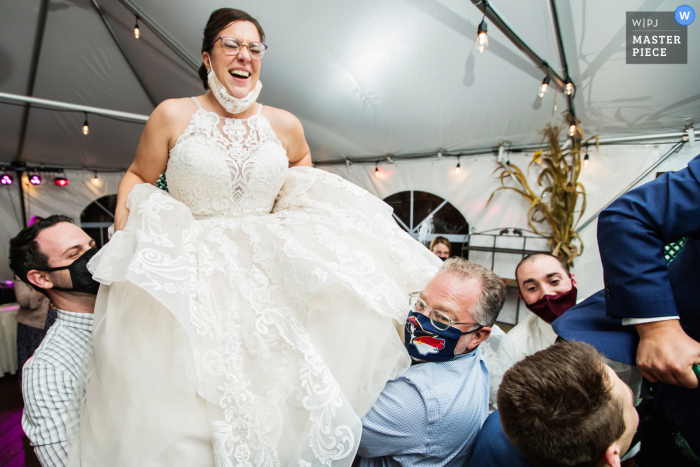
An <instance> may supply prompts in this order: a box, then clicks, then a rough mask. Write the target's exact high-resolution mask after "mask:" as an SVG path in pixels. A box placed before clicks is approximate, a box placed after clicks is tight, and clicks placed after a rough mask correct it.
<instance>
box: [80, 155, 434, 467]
mask: <svg viewBox="0 0 700 467" xmlns="http://www.w3.org/2000/svg"><path fill="white" fill-rule="evenodd" d="M128 205H129V208H130V217H129V221H128V223H127V226H126V228H125V229H124V230H123V231H120V232H117V233H116V234H115V235H114V236H113V238H112V239H111V241H110V242H109V243H108V244H107V245H106V246H105V247H104V248H103V249H102V250H101V251H100V252H99V254H98V255H97V256H95V258H93V260H92V261H91V263H90V269H91V271H92V272H93V274H94V277H95V279H97V280H98V281H100V282H101V283H102V284H103V286H102V287H101V289H100V293H99V295H98V301H97V306H96V309H95V328H94V358H93V362H92V370H91V377H90V380H89V383H88V387H87V397H86V402H85V407H84V409H83V413H82V418H81V425H80V436H79V438H80V443H79V449H78V450H77V451H79V457H80V460H81V465H82V467H90V466H106V465H110V466H129V467H132V466H137V465H138V466H149V467H150V466H200V465H201V466H213V465H215V466H217V467H219V466H220V467H229V466H230V467H232V466H243V467H249V466H251V467H252V466H281V465H284V466H300V467H303V466H321V465H328V466H330V465H331V464H333V465H338V466H349V465H350V464H351V463H352V460H353V457H354V454H355V451H356V449H357V445H358V443H359V440H360V436H361V422H360V418H361V417H362V415H364V413H365V412H366V411H367V410H368V409H369V408H370V407H371V406H372V404H373V402H374V401H375V399H376V398H377V396H378V395H379V393H380V392H381V390H382V389H383V387H384V385H385V383H386V381H387V380H389V379H392V378H395V377H397V376H399V375H400V374H401V373H402V372H403V371H404V370H405V369H406V368H407V367H408V366H409V364H410V360H409V357H408V355H407V352H406V350H405V348H404V346H403V344H402V342H401V338H400V333H399V332H397V331H401V329H402V327H403V323H404V321H405V319H406V315H407V312H408V294H409V293H410V292H413V291H416V290H421V289H422V287H423V286H424V285H425V284H426V283H427V281H428V280H429V279H430V278H431V277H432V275H434V274H435V272H436V271H437V267H438V266H439V265H440V261H439V259H437V258H436V257H435V256H433V255H432V254H431V253H430V252H429V251H428V250H427V249H425V248H424V247H423V246H422V245H421V244H419V243H418V242H416V241H414V240H413V239H412V238H411V237H410V236H409V235H408V234H406V233H405V232H404V231H402V230H401V229H400V228H399V227H398V226H397V225H396V223H395V221H394V220H393V219H392V216H391V208H389V207H388V206H387V205H386V204H384V203H383V202H381V201H380V200H378V199H377V198H375V197H373V196H371V195H370V194H368V193H367V192H366V191H364V190H362V189H360V188H358V187H356V186H355V185H352V184H350V183H348V182H346V181H344V180H343V179H341V178H339V177H337V176H335V175H332V174H329V173H326V172H323V171H320V170H316V169H311V168H293V169H290V170H289V174H288V177H287V179H286V182H285V184H284V186H283V187H282V190H281V192H280V194H279V196H278V198H277V200H276V202H275V206H274V208H273V211H272V213H270V214H265V215H248V216H243V217H209V218H203V219H195V218H194V217H193V216H192V214H191V213H190V211H189V209H188V208H187V207H186V206H185V205H184V204H182V203H180V202H179V201H177V200H175V199H173V198H172V197H171V196H170V195H169V194H167V193H166V192H163V191H161V190H159V189H156V188H155V187H153V186H151V185H138V186H136V187H135V188H134V189H133V191H132V193H131V194H130V196H129V199H128Z"/></svg>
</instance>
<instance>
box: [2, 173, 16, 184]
mask: <svg viewBox="0 0 700 467" xmlns="http://www.w3.org/2000/svg"><path fill="white" fill-rule="evenodd" d="M14 181H15V180H14V179H13V178H12V176H11V175H7V174H3V175H2V177H0V184H2V185H12V183H13V182H14Z"/></svg>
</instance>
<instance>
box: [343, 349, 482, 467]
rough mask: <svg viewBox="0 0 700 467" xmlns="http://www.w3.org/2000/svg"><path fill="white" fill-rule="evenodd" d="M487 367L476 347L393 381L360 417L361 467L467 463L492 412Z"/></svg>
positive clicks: (458, 465)
mask: <svg viewBox="0 0 700 467" xmlns="http://www.w3.org/2000/svg"><path fill="white" fill-rule="evenodd" d="M488 408H489V370H488V369H487V368H486V363H485V362H484V360H483V358H482V356H481V350H480V349H476V350H474V351H472V352H470V353H468V354H462V355H458V356H457V357H455V358H454V359H453V360H450V361H447V362H433V363H421V364H420V365H413V366H412V367H411V368H409V369H408V370H406V373H404V375H403V376H401V377H400V378H397V379H395V380H393V381H389V382H388V383H387V384H386V386H385V387H384V390H383V391H382V393H381V394H380V395H379V398H378V399H377V401H376V402H375V403H374V405H373V406H372V408H371V409H370V411H369V412H367V414H366V415H365V416H364V417H363V418H362V439H361V440H360V447H359V449H358V451H357V454H358V456H359V457H360V459H359V465H360V467H394V466H397V465H401V466H404V467H419V466H420V467H433V466H435V467H437V466H440V467H463V466H465V465H467V464H468V463H469V459H471V455H472V451H473V450H474V445H475V443H476V437H477V435H478V434H479V430H481V425H483V423H484V420H486V417H487V416H488V414H489V410H488Z"/></svg>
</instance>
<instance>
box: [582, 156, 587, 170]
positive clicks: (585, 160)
mask: <svg viewBox="0 0 700 467" xmlns="http://www.w3.org/2000/svg"><path fill="white" fill-rule="evenodd" d="M586 167H588V153H586V155H585V156H583V168H584V169H585V168H586Z"/></svg>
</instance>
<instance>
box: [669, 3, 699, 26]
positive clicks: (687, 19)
mask: <svg viewBox="0 0 700 467" xmlns="http://www.w3.org/2000/svg"><path fill="white" fill-rule="evenodd" d="M674 17H675V18H676V22H677V23H678V24H680V25H681V26H688V25H689V24H691V23H692V22H693V21H695V10H693V9H692V8H691V7H689V6H688V5H681V6H679V7H678V8H676V12H675V13H674Z"/></svg>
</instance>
